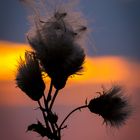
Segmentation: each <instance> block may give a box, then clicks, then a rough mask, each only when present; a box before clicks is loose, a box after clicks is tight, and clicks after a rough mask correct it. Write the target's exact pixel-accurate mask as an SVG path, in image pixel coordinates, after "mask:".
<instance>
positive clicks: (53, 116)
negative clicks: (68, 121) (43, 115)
mask: <svg viewBox="0 0 140 140" xmlns="http://www.w3.org/2000/svg"><path fill="white" fill-rule="evenodd" d="M47 118H48V120H49V122H51V123H56V122H57V121H58V116H57V115H56V114H54V113H49V114H48V116H47Z"/></svg>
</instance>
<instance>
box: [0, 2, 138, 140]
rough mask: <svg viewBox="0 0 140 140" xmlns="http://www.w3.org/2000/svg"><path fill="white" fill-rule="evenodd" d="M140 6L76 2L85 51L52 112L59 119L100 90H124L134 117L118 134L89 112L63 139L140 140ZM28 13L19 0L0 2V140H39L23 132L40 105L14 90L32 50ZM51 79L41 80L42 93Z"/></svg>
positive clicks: (80, 116) (74, 121)
mask: <svg viewBox="0 0 140 140" xmlns="http://www.w3.org/2000/svg"><path fill="white" fill-rule="evenodd" d="M139 6H140V2H139V1H138V0H117V1H116V0H106V1H104V0H93V1H91V0H86V1H84V0H80V4H79V8H80V9H81V10H82V11H83V13H84V15H85V16H86V17H87V19H88V20H89V26H90V28H91V29H92V33H91V35H90V36H89V38H88V44H87V46H86V49H85V50H86V51H87V57H86V60H85V63H84V71H83V72H82V75H77V76H76V75H74V76H72V77H70V78H69V80H68V82H67V85H66V88H64V89H63V90H61V91H60V94H59V96H58V99H57V100H56V103H55V111H56V112H57V113H58V115H60V119H61V120H62V118H63V117H64V116H65V115H66V114H67V113H68V112H69V111H71V109H73V108H74V107H77V106H79V105H83V104H84V103H85V100H86V99H87V100H88V101H89V100H90V98H93V97H96V96H98V94H97V93H96V92H98V91H102V86H106V87H110V86H111V85H112V84H114V83H118V84H121V85H123V86H124V88H125V93H124V94H125V95H127V96H129V97H130V101H131V104H132V108H133V110H134V111H133V114H132V116H131V117H130V119H129V120H128V122H127V123H126V125H125V126H123V127H122V128H120V129H119V130H116V129H111V128H109V127H106V126H103V125H102V122H103V120H102V118H100V117H99V116H96V115H93V114H90V113H89V112H88V111H87V110H83V111H82V112H79V113H76V114H75V115H73V117H72V118H70V119H69V120H68V122H67V123H68V128H67V129H66V130H64V133H63V137H62V140H71V139H74V140H75V139H77V140H93V139H96V140H112V139H113V140H132V139H134V140H139V138H140V133H139V130H140V120H139V118H140V102H139V100H140V76H139V73H140V18H139V15H140V8H139ZM28 29H29V23H28V20H27V12H26V8H25V7H23V5H22V4H21V3H20V2H19V1H18V0H13V1H9V0H2V1H0V139H1V140H9V139H11V140H13V139H14V140H25V139H26V140H30V139H34V140H39V139H40V137H38V135H37V134H34V133H25V131H26V128H27V126H28V125H29V124H31V123H33V122H35V121H36V120H37V119H38V118H42V115H41V113H40V112H39V111H35V110H34V109H35V108H37V107H38V106H37V105H36V103H35V102H32V101H31V100H30V99H29V98H28V97H27V96H26V95H25V94H24V93H23V92H21V90H20V89H18V88H16V84H15V80H14V79H15V75H16V66H17V64H18V59H19V57H20V56H22V57H23V56H24V52H25V50H30V49H31V48H30V46H29V45H28V44H27V41H26V39H25V34H26V32H27V31H28ZM49 80H50V79H49V78H46V79H45V83H46V92H47V90H48V87H49Z"/></svg>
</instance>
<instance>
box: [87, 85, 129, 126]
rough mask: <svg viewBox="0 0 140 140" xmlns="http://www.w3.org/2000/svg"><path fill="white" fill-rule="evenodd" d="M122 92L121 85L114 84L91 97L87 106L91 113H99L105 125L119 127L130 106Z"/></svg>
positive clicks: (123, 121)
mask: <svg viewBox="0 0 140 140" xmlns="http://www.w3.org/2000/svg"><path fill="white" fill-rule="evenodd" d="M122 93H123V90H122V87H120V86H118V85H115V86H113V87H112V88H111V89H109V90H105V91H103V94H101V95H100V96H99V97H97V98H94V99H92V100H91V101H90V102H89V104H88V108H89V110H90V111H91V112H92V113H96V114H99V115H101V116H102V117H103V118H104V122H105V123H106V124H107V125H110V126H114V127H119V126H121V125H122V124H124V123H125V121H126V119H127V118H128V116H129V115H130V108H129V107H130V106H129V104H128V101H127V99H126V98H125V97H124V96H123V94H122Z"/></svg>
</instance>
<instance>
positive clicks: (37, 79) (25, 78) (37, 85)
mask: <svg viewBox="0 0 140 140" xmlns="http://www.w3.org/2000/svg"><path fill="white" fill-rule="evenodd" d="M16 84H17V86H18V87H19V88H20V89H21V90H22V91H23V92H25V93H26V95H28V96H29V97H30V98H31V99H32V100H34V101H38V100H39V99H40V98H41V97H42V95H43V93H44V89H45V84H44V81H43V80H42V75H41V70H40V66H39V62H38V60H37V58H36V56H35V54H34V53H33V52H25V61H24V60H23V59H22V58H20V61H19V66H18V69H17V74H16Z"/></svg>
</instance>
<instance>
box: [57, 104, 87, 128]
mask: <svg viewBox="0 0 140 140" xmlns="http://www.w3.org/2000/svg"><path fill="white" fill-rule="evenodd" d="M86 107H88V106H87V105H83V106H80V107H77V108H75V109H74V110H72V111H71V112H70V113H69V114H68V115H67V116H66V117H65V119H64V120H63V121H62V123H61V124H60V126H59V129H61V128H62V126H63V124H64V123H65V121H66V120H67V119H68V118H69V117H70V116H71V115H72V114H73V113H74V112H76V111H77V110H81V109H83V108H86Z"/></svg>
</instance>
